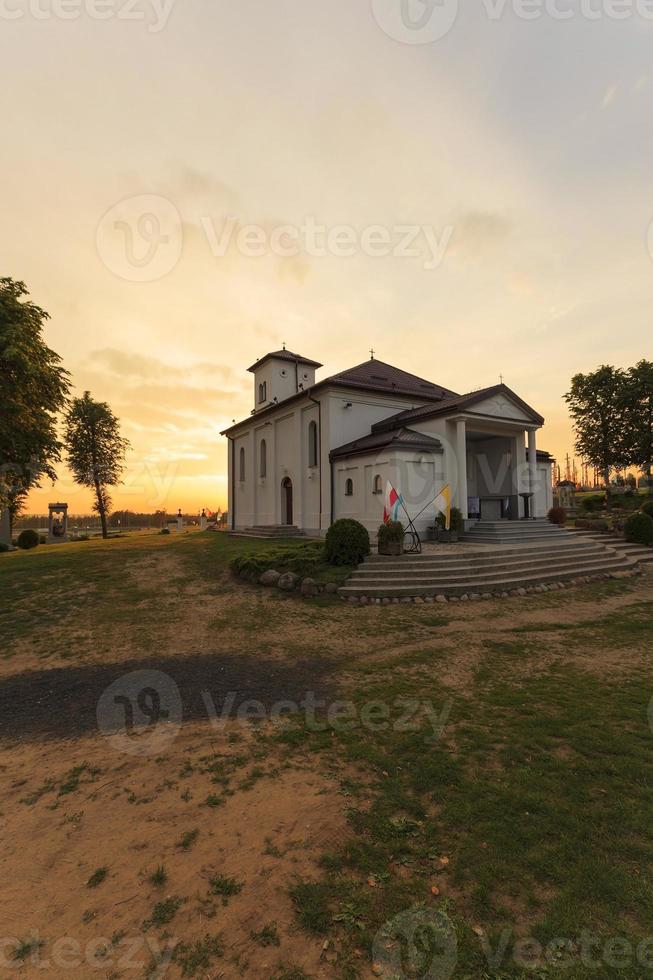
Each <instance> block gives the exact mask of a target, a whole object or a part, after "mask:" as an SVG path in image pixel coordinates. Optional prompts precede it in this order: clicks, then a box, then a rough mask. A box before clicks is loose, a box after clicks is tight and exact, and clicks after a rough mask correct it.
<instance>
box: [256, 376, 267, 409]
mask: <svg viewBox="0 0 653 980" xmlns="http://www.w3.org/2000/svg"><path fill="white" fill-rule="evenodd" d="M267 398H268V385H267V381H262V382H261V383H260V385H259V386H258V400H259V405H260V404H261V403H262V402H265V401H267Z"/></svg>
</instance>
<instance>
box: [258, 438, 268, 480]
mask: <svg viewBox="0 0 653 980" xmlns="http://www.w3.org/2000/svg"><path fill="white" fill-rule="evenodd" d="M259 472H260V476H261V477H264V476H267V472H268V447H267V446H266V445H265V439H261V465H260V471H259Z"/></svg>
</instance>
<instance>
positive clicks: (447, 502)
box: [434, 483, 451, 531]
mask: <svg viewBox="0 0 653 980" xmlns="http://www.w3.org/2000/svg"><path fill="white" fill-rule="evenodd" d="M434 504H435V512H436V514H437V513H438V512H440V511H441V512H442V513H443V514H444V519H445V524H444V527H445V530H446V531H450V530H451V487H450V486H449V484H448V483H447V484H445V485H444V486H443V487H442V490H440V493H439V494H438V495H437V497H436V498H435V500H434Z"/></svg>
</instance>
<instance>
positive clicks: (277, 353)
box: [247, 347, 322, 371]
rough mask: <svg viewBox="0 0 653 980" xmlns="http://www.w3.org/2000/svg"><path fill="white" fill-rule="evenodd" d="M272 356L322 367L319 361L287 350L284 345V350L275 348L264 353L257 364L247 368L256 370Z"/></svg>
mask: <svg viewBox="0 0 653 980" xmlns="http://www.w3.org/2000/svg"><path fill="white" fill-rule="evenodd" d="M272 357H275V358H277V359H278V360H280V361H292V362H293V363H294V362H295V361H299V363H300V364H308V365H309V366H310V367H314V368H321V367H322V365H321V364H320V363H319V361H312V360H311V359H310V357H302V356H301V354H294V353H293V352H292V351H291V350H286V348H285V347H284V349H283V350H273V351H271V352H270V353H269V354H264V355H263V357H261V358H259V360H258V361H256V363H255V364H252V366H251V367H248V368H247V370H248V371H255V370H256V369H257V368H259V367H260V366H261V364H264V363H265V362H266V361H269V360H270V358H272Z"/></svg>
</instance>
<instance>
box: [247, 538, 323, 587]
mask: <svg viewBox="0 0 653 980" xmlns="http://www.w3.org/2000/svg"><path fill="white" fill-rule="evenodd" d="M325 561H326V558H325V554H324V544H323V543H322V542H321V541H311V542H307V543H306V544H303V545H300V546H299V547H284V546H283V545H281V546H277V547H276V548H275V547H271V548H266V549H265V550H262V551H249V552H245V554H243V555H237V557H236V558H233V559H232V561H231V570H232V571H233V572H235V573H236V575H240V577H241V578H246V579H248V580H249V581H251V582H258V580H259V578H260V576H261V575H262V574H263V572H267V571H268V569H270V568H274V569H275V570H276V571H277V572H294V573H295V575H300V576H306V575H310V574H311V572H314V571H315V570H316V569H317V568H319V567H320V566H322V565H324V563H325Z"/></svg>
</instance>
